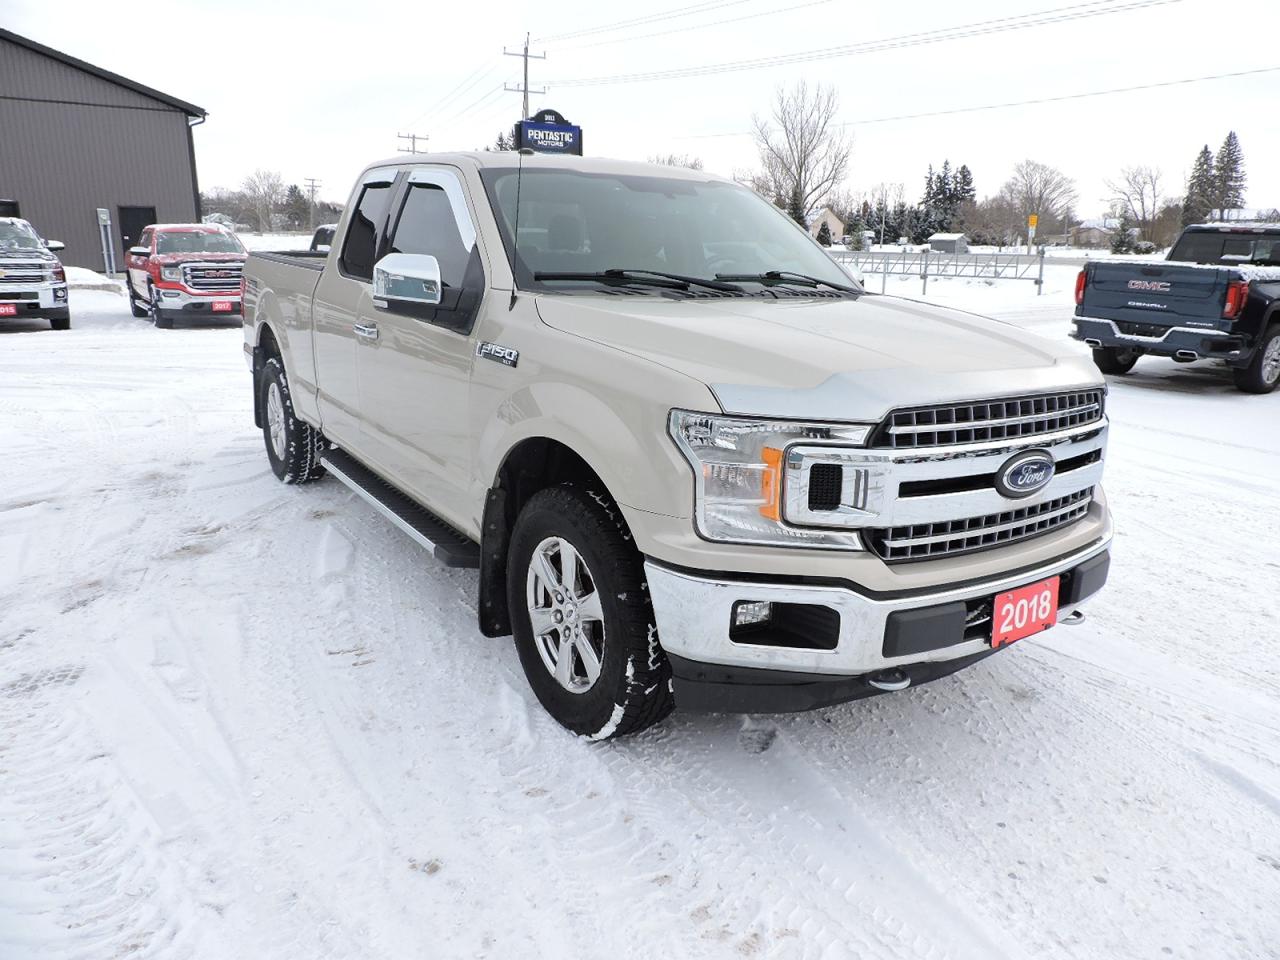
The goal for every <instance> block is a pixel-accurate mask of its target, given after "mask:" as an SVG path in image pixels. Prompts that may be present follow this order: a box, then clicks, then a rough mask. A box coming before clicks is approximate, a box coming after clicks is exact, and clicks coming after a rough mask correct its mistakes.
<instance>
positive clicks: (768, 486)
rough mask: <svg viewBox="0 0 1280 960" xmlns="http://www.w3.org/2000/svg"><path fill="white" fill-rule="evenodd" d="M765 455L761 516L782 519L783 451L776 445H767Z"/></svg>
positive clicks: (761, 486)
mask: <svg viewBox="0 0 1280 960" xmlns="http://www.w3.org/2000/svg"><path fill="white" fill-rule="evenodd" d="M761 456H762V457H764V474H763V475H762V476H761V478H760V496H761V497H762V498H763V499H764V503H763V504H761V505H760V516H762V517H766V518H767V519H769V520H780V519H782V451H781V450H778V449H776V448H775V447H765V448H764V450H763V451H761Z"/></svg>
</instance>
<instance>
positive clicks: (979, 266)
mask: <svg viewBox="0 0 1280 960" xmlns="http://www.w3.org/2000/svg"><path fill="white" fill-rule="evenodd" d="M828 252H829V253H830V255H831V259H833V260H835V261H836V262H837V263H840V264H851V265H853V266H856V267H857V268H858V269H859V270H861V271H862V273H863V274H864V275H866V274H872V273H878V274H880V292H881V293H884V292H885V286H886V284H887V283H888V279H889V276H890V275H897V276H901V277H919V278H920V283H921V287H920V290H921V293H927V292H928V290H929V278H930V277H972V278H975V279H980V280H1029V281H1031V282H1032V283H1034V284H1035V285H1036V294H1037V295H1039V294H1041V293H1043V292H1044V251H1043V250H1041V251H1040V252H1039V253H1036V254H1025V253H941V252H939V251H937V250H920V249H918V248H917V249H910V248H908V247H903V248H902V250H901V251H899V252H889V253H883V252H876V253H872V252H871V251H864V250H831V251H828ZM1055 262H1056V261H1055Z"/></svg>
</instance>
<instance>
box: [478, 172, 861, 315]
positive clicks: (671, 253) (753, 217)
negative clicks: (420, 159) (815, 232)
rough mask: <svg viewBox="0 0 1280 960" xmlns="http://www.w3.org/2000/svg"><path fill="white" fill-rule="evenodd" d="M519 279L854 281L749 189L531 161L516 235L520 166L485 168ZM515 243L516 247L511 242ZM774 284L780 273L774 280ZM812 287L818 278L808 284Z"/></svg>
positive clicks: (566, 283) (523, 283) (564, 283)
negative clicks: (783, 275) (637, 275)
mask: <svg viewBox="0 0 1280 960" xmlns="http://www.w3.org/2000/svg"><path fill="white" fill-rule="evenodd" d="M481 178H482V180H483V181H484V184H485V189H486V190H487V191H488V194H489V201H490V203H491V204H492V206H493V208H494V209H495V210H497V211H500V216H499V218H498V219H499V227H500V229H501V231H502V239H503V243H504V244H505V245H506V248H507V255H508V258H509V259H510V260H511V265H512V269H513V270H514V271H515V274H516V283H517V284H518V285H519V286H520V287H522V288H525V289H539V290H557V291H564V290H567V289H572V288H574V287H577V288H579V289H580V288H582V286H583V284H582V283H581V282H578V281H571V280H564V279H548V278H545V277H544V278H543V279H541V280H539V279H536V278H535V276H534V275H535V274H548V273H550V274H557V273H572V274H596V273H601V272H603V271H606V270H624V271H652V272H655V273H659V274H675V275H679V276H683V277H689V278H697V279H701V280H712V281H714V280H715V279H716V275H717V274H724V275H732V276H734V280H735V282H738V277H741V276H754V275H760V274H765V273H767V272H769V271H785V272H788V273H792V274H804V275H806V276H809V277H813V278H815V279H817V280H820V281H822V282H824V283H830V284H838V285H841V286H844V287H849V286H852V285H853V284H854V281H853V280H852V279H851V278H850V276H849V275H848V274H847V273H845V272H844V271H843V270H841V269H840V268H839V267H838V266H837V265H836V264H835V262H834V261H833V260H831V258H830V257H828V256H827V255H826V254H825V253H823V252H822V248H821V247H819V246H817V244H815V243H814V242H813V241H811V240H810V239H809V238H808V237H806V236H805V235H804V233H802V232H801V231H800V230H798V229H796V226H795V224H793V223H792V222H791V221H790V220H788V219H787V217H786V215H785V214H783V213H782V212H781V211H780V210H778V209H777V208H776V207H774V206H773V205H772V204H770V203H769V202H768V201H766V200H764V199H762V198H761V197H759V196H757V195H756V194H755V193H753V192H752V191H750V190H748V189H747V188H745V187H741V186H739V185H737V184H733V183H724V182H721V181H717V180H686V179H679V178H676V177H663V176H648V175H643V174H604V173H584V172H581V171H575V170H547V169H534V170H529V169H526V170H525V171H524V180H523V183H521V184H520V236H519V240H518V243H516V244H514V245H513V243H512V239H511V238H512V236H513V233H514V223H515V213H516V169H515V168H510V169H489V170H484V171H482V172H481ZM513 246H514V249H513ZM775 282H776V281H775ZM810 286H812V284H810Z"/></svg>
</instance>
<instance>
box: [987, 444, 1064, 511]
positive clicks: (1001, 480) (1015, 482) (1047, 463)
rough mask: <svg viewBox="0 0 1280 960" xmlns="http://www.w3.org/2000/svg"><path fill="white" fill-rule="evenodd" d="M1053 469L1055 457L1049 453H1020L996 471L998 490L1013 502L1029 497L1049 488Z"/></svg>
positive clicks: (1029, 451)
mask: <svg viewBox="0 0 1280 960" xmlns="http://www.w3.org/2000/svg"><path fill="white" fill-rule="evenodd" d="M1053 469H1054V464H1053V456H1052V454H1050V453H1048V452H1047V451H1044V450H1028V451H1026V452H1025V453H1019V454H1018V455H1017V456H1014V457H1010V458H1009V459H1008V460H1007V461H1005V464H1004V466H1002V467H1001V468H1000V469H999V470H997V471H996V489H997V490H999V491H1000V492H1001V493H1002V494H1004V495H1005V496H1006V497H1009V498H1011V499H1013V500H1018V499H1021V498H1022V497H1029V496H1031V495H1032V494H1033V493H1035V492H1037V491H1038V490H1043V489H1044V488H1045V487H1046V486H1048V484H1049V481H1050V480H1052V479H1053Z"/></svg>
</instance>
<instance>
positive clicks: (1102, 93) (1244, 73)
mask: <svg viewBox="0 0 1280 960" xmlns="http://www.w3.org/2000/svg"><path fill="white" fill-rule="evenodd" d="M1276 71H1280V66H1276V67H1259V68H1258V69H1256V70H1239V71H1237V72H1235V73H1215V74H1211V75H1210V76H1207V77H1188V78H1186V79H1183V80H1163V81H1161V82H1159V83H1142V84H1137V85H1135V86H1132V87H1112V88H1111V89H1109V90H1092V91H1090V92H1088V93H1066V94H1063V95H1062V96H1058V97H1037V98H1036V99H1034V100H1011V101H1008V102H1007V103H986V104H982V105H980V106H973V107H955V108H953V109H951V110H930V111H927V112H925V113H901V114H897V115H895V116H892V117H870V118H868V119H866V120H845V121H843V122H842V123H838V124H835V126H836V127H838V128H844V127H856V126H863V125H865V124H871V123H890V122H892V121H895V120H919V119H922V118H925V117H946V116H951V115H953V114H957V113H977V112H979V111H982V110H1003V109H1005V108H1007V107H1030V106H1036V105H1039V104H1043V103H1061V102H1063V101H1065V100H1084V99H1087V98H1089V97H1106V96H1110V95H1112V94H1117V93H1135V92H1137V91H1139V90H1157V89H1159V88H1161V87H1178V86H1184V85H1186V84H1189V83H1204V82H1206V81H1209V80H1230V79H1233V78H1235V77H1252V76H1256V75H1257V74H1260V73H1275V72H1276ZM754 135H755V133H754V131H751V130H739V131H735V132H733V133H692V134H686V135H684V136H679V137H675V138H674V139H676V140H709V139H713V138H716V137H750V136H754Z"/></svg>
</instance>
